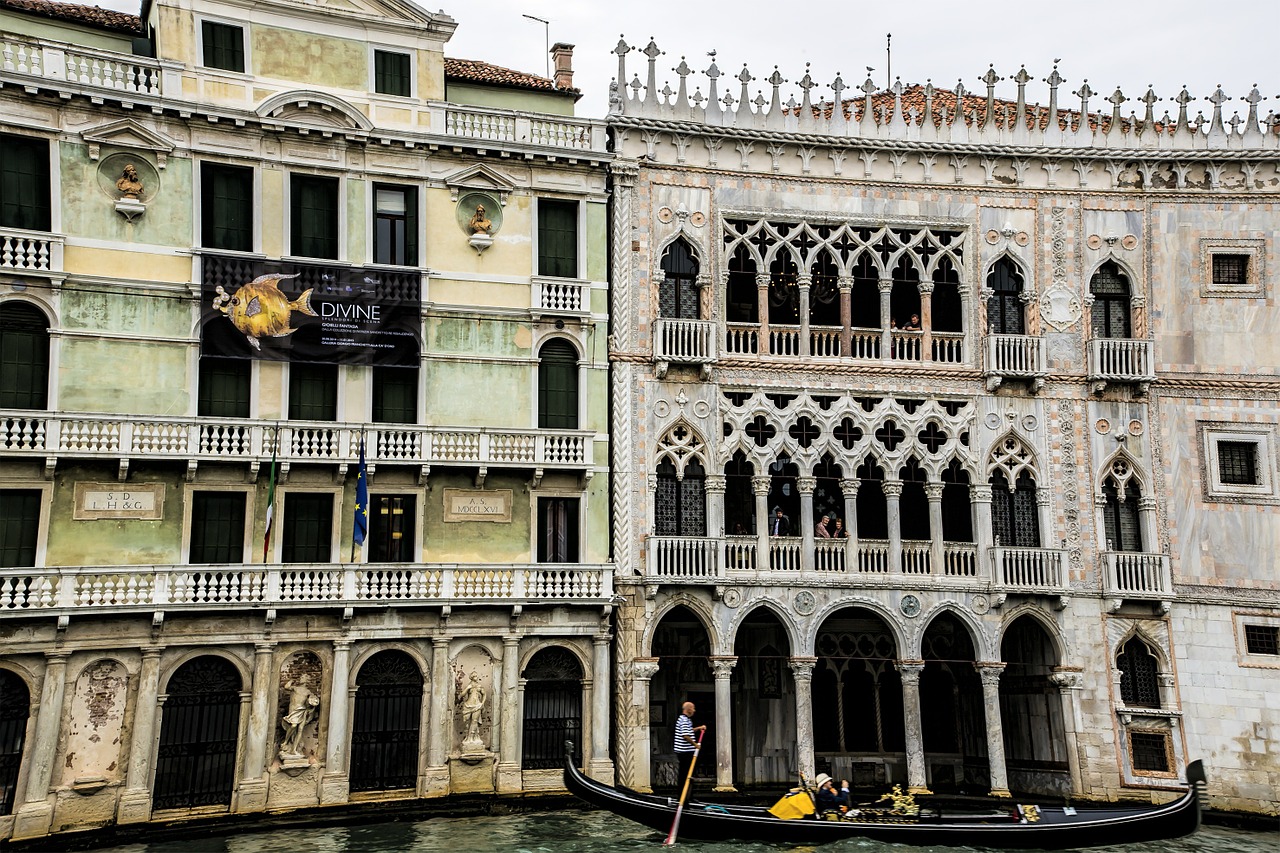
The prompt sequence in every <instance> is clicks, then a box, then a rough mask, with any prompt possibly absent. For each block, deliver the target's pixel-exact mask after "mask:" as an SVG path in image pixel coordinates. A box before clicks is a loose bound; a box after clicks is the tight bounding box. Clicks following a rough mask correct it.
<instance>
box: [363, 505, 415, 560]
mask: <svg viewBox="0 0 1280 853" xmlns="http://www.w3.org/2000/svg"><path fill="white" fill-rule="evenodd" d="M416 503H417V502H416V501H415V500H414V496H413V495H372V496H371V497H370V499H369V505H370V511H369V514H370V516H371V518H370V519H369V540H368V542H369V562H371V563H411V562H414V560H413V530H414V521H415V518H416V516H415V514H414V509H415V505H416Z"/></svg>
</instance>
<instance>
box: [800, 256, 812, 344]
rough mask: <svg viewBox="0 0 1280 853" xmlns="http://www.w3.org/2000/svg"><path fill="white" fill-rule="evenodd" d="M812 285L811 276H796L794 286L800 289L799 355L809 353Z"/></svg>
mask: <svg viewBox="0 0 1280 853" xmlns="http://www.w3.org/2000/svg"><path fill="white" fill-rule="evenodd" d="M812 285H813V277H812V276H807V275H802V276H798V277H797V278H796V287H797V288H799V290H800V356H801V358H803V357H804V356H807V355H808V354H809V349H810V348H809V288H810V287H812Z"/></svg>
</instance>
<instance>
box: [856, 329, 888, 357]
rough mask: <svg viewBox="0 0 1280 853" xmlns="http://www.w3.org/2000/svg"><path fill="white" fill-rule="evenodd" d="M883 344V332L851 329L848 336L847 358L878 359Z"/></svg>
mask: <svg viewBox="0 0 1280 853" xmlns="http://www.w3.org/2000/svg"><path fill="white" fill-rule="evenodd" d="M883 342H884V332H882V331H880V330H879V329H862V328H858V329H851V330H850V334H849V350H850V352H849V357H850V358H858V359H864V358H865V359H877V360H878V359H879V358H880V346H881V344H882V343H883Z"/></svg>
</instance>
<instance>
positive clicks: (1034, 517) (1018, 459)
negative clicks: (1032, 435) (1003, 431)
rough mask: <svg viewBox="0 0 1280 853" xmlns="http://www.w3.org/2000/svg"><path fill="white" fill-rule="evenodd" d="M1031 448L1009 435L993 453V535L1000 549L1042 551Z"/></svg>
mask: <svg viewBox="0 0 1280 853" xmlns="http://www.w3.org/2000/svg"><path fill="white" fill-rule="evenodd" d="M1032 465H1033V456H1032V453H1031V450H1030V448H1028V447H1027V446H1026V444H1024V443H1023V442H1022V441H1021V440H1020V439H1019V438H1018V437H1017V436H1015V435H1012V434H1010V435H1006V436H1005V437H1004V438H1003V439H1001V440H1000V441H999V442H998V443H997V444H996V446H995V448H994V449H993V450H992V451H991V462H990V468H989V470H990V471H991V532H992V535H993V536H994V537H995V538H996V540H997V541H998V542H999V544H1000V545H1004V546H1008V547H1015V548H1039V547H1040V512H1039V504H1038V500H1037V495H1036V481H1035V476H1034V474H1035V471H1034V468H1033V467H1032Z"/></svg>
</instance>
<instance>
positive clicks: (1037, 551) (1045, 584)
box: [991, 546, 1067, 592]
mask: <svg viewBox="0 0 1280 853" xmlns="http://www.w3.org/2000/svg"><path fill="white" fill-rule="evenodd" d="M991 566H992V575H991V577H992V584H993V585H994V586H995V587H996V588H997V589H999V590H1006V591H1010V592H1018V591H1025V590H1037V591H1046V592H1065V591H1066V589H1067V552H1066V551H1064V550H1062V549H1060V548H1007V547H1003V546H997V547H995V548H992V549H991Z"/></svg>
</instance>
